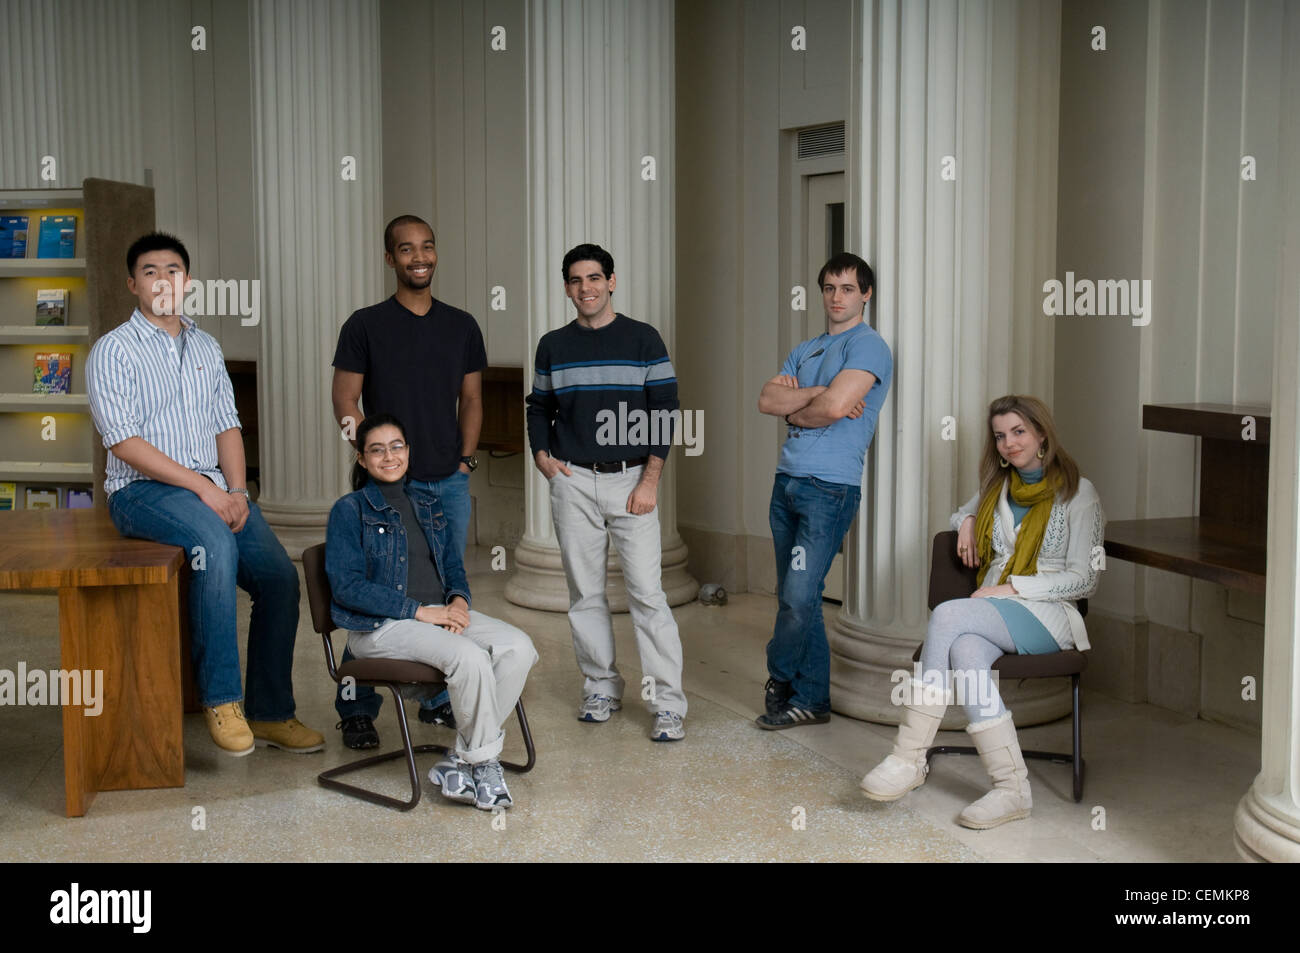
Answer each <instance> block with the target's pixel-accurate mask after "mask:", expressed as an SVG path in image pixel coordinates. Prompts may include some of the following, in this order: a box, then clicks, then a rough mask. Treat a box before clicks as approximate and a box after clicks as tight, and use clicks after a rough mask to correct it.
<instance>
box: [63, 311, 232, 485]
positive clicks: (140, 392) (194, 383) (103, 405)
mask: <svg viewBox="0 0 1300 953" xmlns="http://www.w3.org/2000/svg"><path fill="white" fill-rule="evenodd" d="M180 320H181V333H180V334H178V335H177V336H176V337H175V338H173V337H172V336H171V335H170V334H168V333H167V332H166V331H164V330H163V329H162V328H160V327H158V326H157V325H155V324H152V323H151V322H150V321H149V319H148V318H146V317H145V316H144V315H143V314H142V313H141V312H140V309H139V308H137V309H136V310H135V311H134V312H133V313H132V314H131V317H130V319H129V320H128V321H126V322H124V323H123V324H121V325H119V326H118V327H116V328H114V329H113V330H112V331H109V332H108V333H107V334H105V335H104V336H103V337H101V338H100V339H99V340H98V341H96V342H95V346H94V347H93V348H91V349H90V358H89V360H87V362H86V389H87V391H89V394H90V413H91V415H92V416H93V417H94V419H95V428H96V429H97V430H98V431H99V433H100V436H101V437H103V440H104V446H105V447H106V448H109V453H108V467H107V473H106V476H105V480H104V492H105V493H107V494H110V495H111V494H112V493H114V492H116V491H117V490H120V489H121V488H122V487H124V486H126V485H127V484H128V483H132V482H134V481H135V480H147V479H149V477H147V476H145V475H144V474H143V473H141V472H140V471H139V470H136V469H135V468H134V467H132V466H129V465H128V464H127V463H125V462H124V461H122V460H119V459H118V458H117V457H115V456H113V451H112V447H113V446H115V445H116V444H119V443H121V442H122V441H123V440H126V439H127V438H128V437H140V438H141V439H143V440H145V441H146V442H148V443H150V444H152V445H153V446H154V447H155V448H156V449H158V450H160V451H162V452H163V453H164V454H166V455H167V456H169V457H171V458H172V459H173V460H175V461H176V462H177V463H179V464H180V465H181V466H183V467H189V468H190V469H191V470H194V471H196V472H197V473H201V474H203V475H204V476H206V477H208V478H210V479H211V480H212V482H213V483H215V484H216V485H217V486H219V487H221V489H223V490H224V489H227V487H226V480H225V477H224V476H222V473H221V469H220V468H219V467H218V466H217V434H219V433H223V432H224V431H227V430H229V429H230V428H232V427H238V426H239V425H240V424H239V414H238V413H236V412H235V391H234V388H233V387H232V386H231V384H230V375H229V374H227V373H226V362H225V360H224V358H223V357H222V355H221V345H220V344H218V343H217V339H216V338H214V337H213V336H212V335H210V334H208V333H207V332H205V331H201V330H199V328H198V327H197V326H196V325H195V323H194V322H193V321H192V320H190V319H189V318H187V317H184V316H181V319H180Z"/></svg>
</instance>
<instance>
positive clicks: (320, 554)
mask: <svg viewBox="0 0 1300 953" xmlns="http://www.w3.org/2000/svg"><path fill="white" fill-rule="evenodd" d="M302 574H303V578H304V579H306V580H307V605H308V606H310V607H311V627H312V628H313V629H315V630H316V631H317V632H318V633H320V637H321V641H322V642H323V643H324V648H325V666H326V668H328V669H329V673H330V678H332V679H334V681H336V682H337V681H338V680H339V672H338V666H337V664H336V662H335V660H334V640H333V639H331V638H330V634H331V633H333V631H334V620H333V619H331V618H330V602H331V601H333V596H332V595H331V594H330V577H329V576H328V575H326V573H325V544H324V543H317V544H316V545H315V546H309V547H307V548H306V549H304V550H303V551H302Z"/></svg>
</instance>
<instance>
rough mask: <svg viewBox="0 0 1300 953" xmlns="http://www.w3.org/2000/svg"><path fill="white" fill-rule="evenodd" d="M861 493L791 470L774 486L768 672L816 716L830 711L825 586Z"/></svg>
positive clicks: (794, 702) (793, 700) (795, 701)
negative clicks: (774, 603) (773, 577)
mask: <svg viewBox="0 0 1300 953" xmlns="http://www.w3.org/2000/svg"><path fill="white" fill-rule="evenodd" d="M861 495H862V491H861V490H860V489H859V488H858V487H856V486H849V485H848V484H846V483H828V482H826V481H825V480H819V479H817V478H816V477H796V476H790V475H789V474H786V473H778V474H777V475H776V483H775V485H774V486H773V487H772V503H771V506H770V507H769V509H768V522H769V524H770V525H771V527H772V543H773V546H774V547H775V549H776V595H777V602H778V608H777V613H776V626H775V628H774V630H773V633H772V641H770V642H768V643H767V671H768V674H769V675H771V676H772V678H774V679H776V680H777V681H780V682H790V683H791V687H792V689H793V694H792V695H791V697H790V704H792V705H794V706H797V707H799V708H803V709H805V710H807V711H810V712H814V713H816V714H821V713H823V712H828V711H830V710H831V652H830V646H829V644H828V643H827V641H826V626H825V624H824V623H823V622H822V590H823V589H824V588H825V586H826V573H827V572H829V571H830V568H831V560H833V559H834V558H835V554H836V553H837V552H838V551H839V548H840V542H841V541H842V540H843V539H844V534H845V533H847V532H848V531H849V525H850V524H851V523H852V522H853V517H854V516H855V515H856V514H857V512H858V501H859V499H860V497H861ZM796 547H801V549H799V550H796Z"/></svg>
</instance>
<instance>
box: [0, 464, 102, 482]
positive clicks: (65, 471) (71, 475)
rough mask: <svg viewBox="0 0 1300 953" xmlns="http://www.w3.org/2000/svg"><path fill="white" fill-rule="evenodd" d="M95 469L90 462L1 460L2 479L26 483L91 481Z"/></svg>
mask: <svg viewBox="0 0 1300 953" xmlns="http://www.w3.org/2000/svg"><path fill="white" fill-rule="evenodd" d="M93 476H94V470H93V468H92V466H91V464H89V463H34V462H30V461H22V460H0V480H15V481H16V480H21V481H23V482H25V483H43V482H54V483H57V482H59V481H61V480H62V481H68V480H71V481H73V482H80V483H89V482H90V481H91V479H92V477H93Z"/></svg>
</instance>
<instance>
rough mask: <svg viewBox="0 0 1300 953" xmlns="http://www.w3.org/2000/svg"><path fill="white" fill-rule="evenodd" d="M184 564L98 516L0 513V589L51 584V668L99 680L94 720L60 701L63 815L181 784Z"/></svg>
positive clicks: (172, 549) (173, 550)
mask: <svg viewBox="0 0 1300 953" xmlns="http://www.w3.org/2000/svg"><path fill="white" fill-rule="evenodd" d="M184 565H185V555H184V551H183V550H182V549H181V548H180V547H179V546H166V545H163V544H160V543H151V542H147V541H145V540H138V539H126V538H124V537H122V536H121V535H120V534H119V533H118V531H117V529H116V528H115V527H114V526H113V524H112V522H111V521H110V520H109V517H108V512H107V511H106V510H103V509H87V510H19V511H16V512H10V513H3V514H0V589H51V588H52V589H58V590H59V640H60V645H61V649H62V661H61V663H60V664H61V666H62V668H63V669H64V670H65V671H71V670H73V669H76V670H86V669H89V670H91V671H94V670H102V671H103V673H104V676H103V677H104V698H103V710H102V712H101V713H100V714H99V715H97V716H88V715H86V714H85V713H84V711H83V708H82V706H73V705H67V704H65V705H64V706H63V771H64V781H65V790H66V795H67V814H68V816H69V817H80V816H82V815H84V814H85V813H86V810H87V809H88V808H89V807H90V802H91V801H92V800H93V799H94V797H95V793H96V792H97V791H118V790H130V789H137V788H158V787H181V786H183V785H184V784H185V757H184V749H183V747H182V742H181V716H182V708H183V705H182V698H183V691H182V665H181V645H182V628H181V619H182V611H181V610H182V607H181V605H180V601H179V591H180V582H181V569H182V567H183V566H184ZM186 628H188V627H186ZM15 664H16V662H15ZM183 668H184V671H185V672H186V674H188V672H189V668H190V666H189V664H188V660H187V664H186V665H185V666H184V667H183ZM23 688H24V686H18V689H19V690H20V691H21V690H23Z"/></svg>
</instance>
